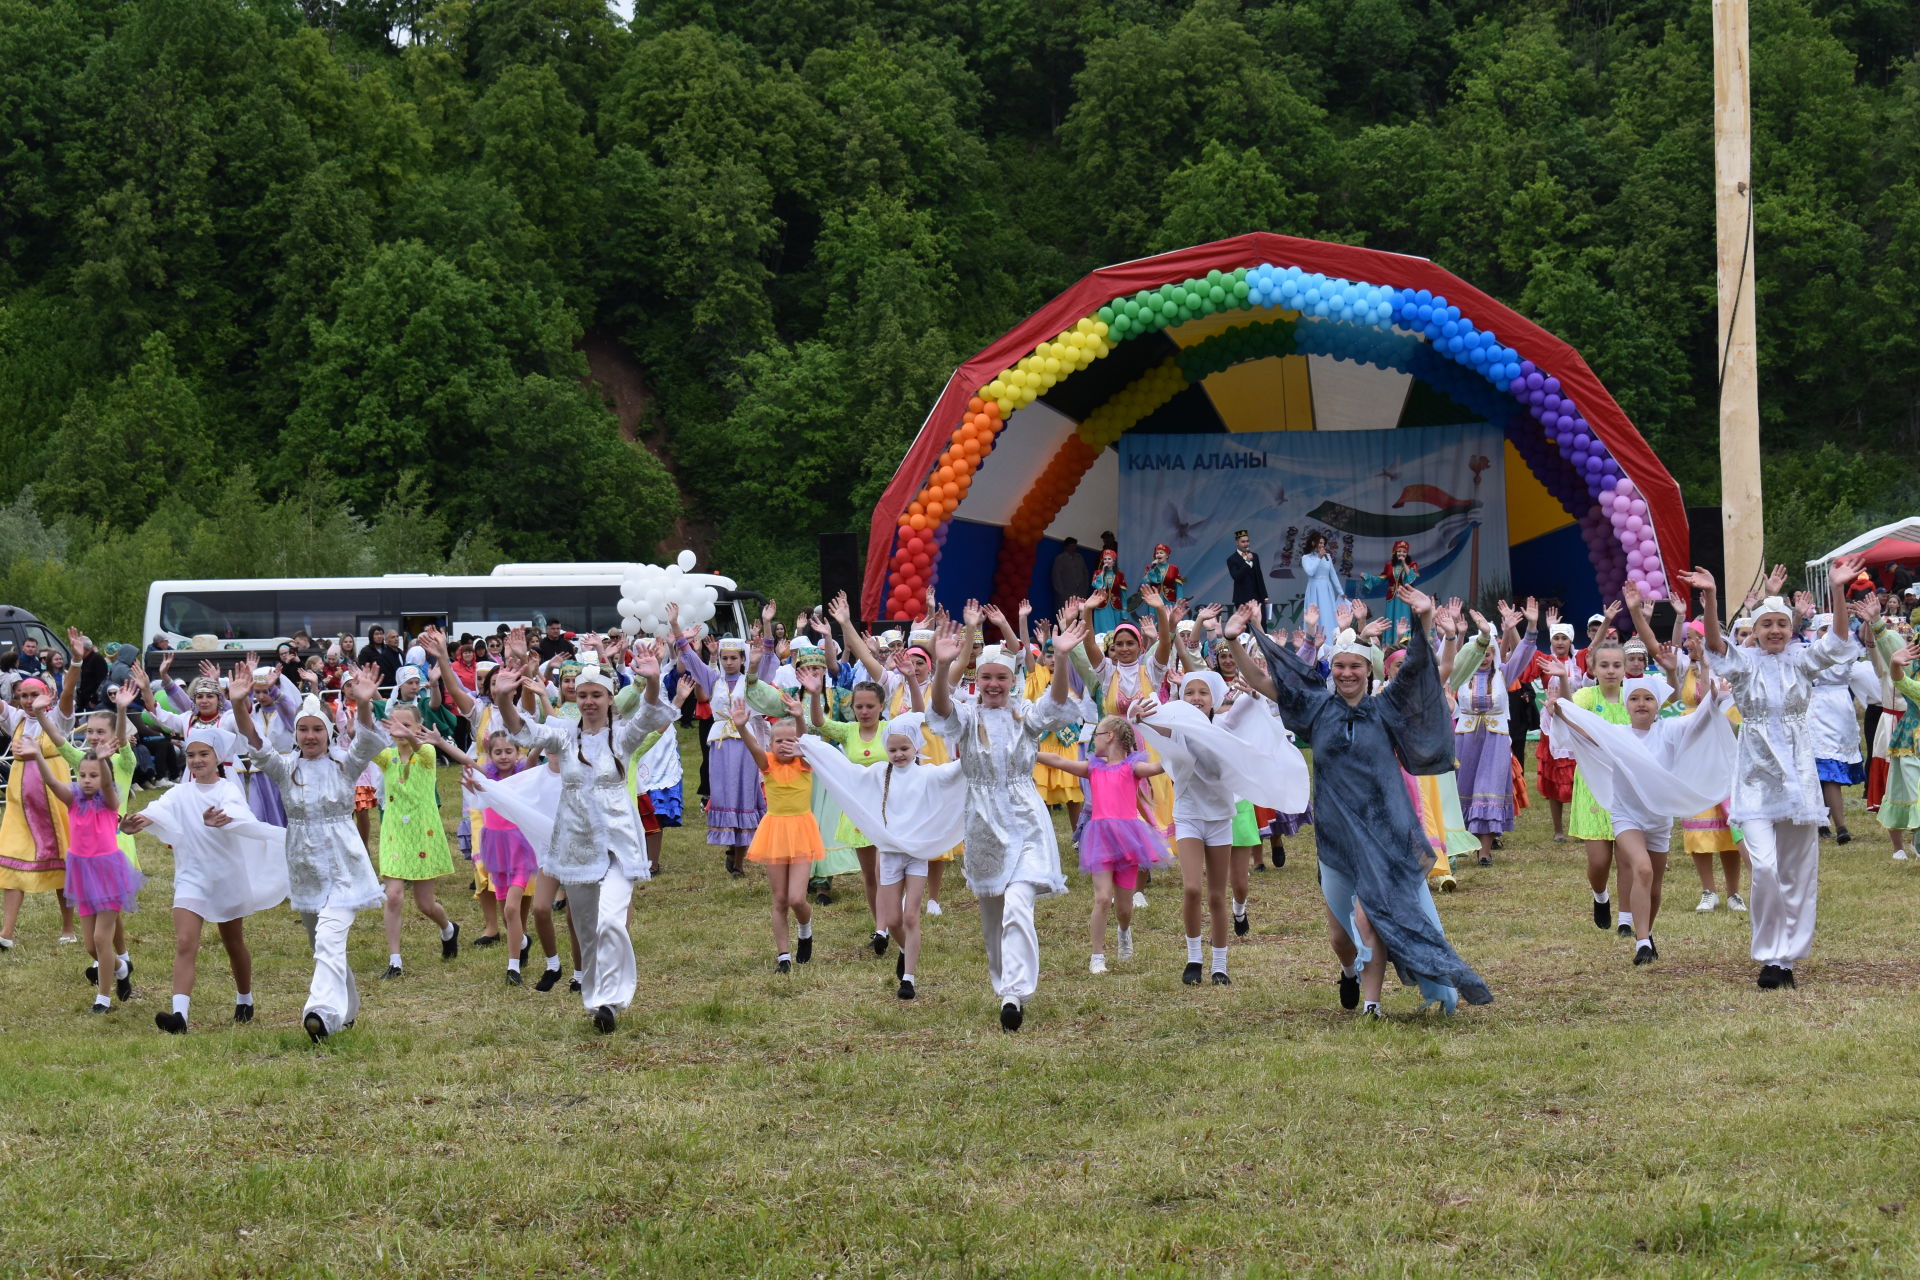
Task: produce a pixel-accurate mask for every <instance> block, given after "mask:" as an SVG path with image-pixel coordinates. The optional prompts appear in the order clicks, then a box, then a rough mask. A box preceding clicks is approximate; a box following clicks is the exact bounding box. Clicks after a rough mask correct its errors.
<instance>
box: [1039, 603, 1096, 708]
mask: <svg viewBox="0 0 1920 1280" xmlns="http://www.w3.org/2000/svg"><path fill="white" fill-rule="evenodd" d="M1086 629H1087V623H1086V619H1084V618H1076V619H1074V620H1073V621H1072V622H1069V623H1068V624H1067V625H1066V626H1065V627H1063V628H1061V631H1060V634H1059V635H1058V636H1056V637H1054V641H1053V679H1052V680H1051V681H1049V682H1048V684H1047V692H1048V694H1049V695H1050V696H1051V697H1052V699H1053V701H1055V702H1065V701H1066V700H1067V690H1068V687H1069V685H1070V684H1071V682H1072V679H1073V676H1072V667H1073V659H1072V656H1071V655H1072V652H1073V648H1074V646H1075V645H1077V644H1079V643H1080V642H1081V640H1082V639H1084V638H1085V637H1084V635H1083V633H1084V632H1085V631H1086Z"/></svg>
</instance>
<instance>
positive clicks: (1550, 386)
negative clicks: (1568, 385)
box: [1541, 378, 1560, 394]
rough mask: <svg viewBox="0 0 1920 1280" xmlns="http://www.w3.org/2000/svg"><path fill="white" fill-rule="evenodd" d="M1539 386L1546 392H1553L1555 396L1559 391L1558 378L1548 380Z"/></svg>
mask: <svg viewBox="0 0 1920 1280" xmlns="http://www.w3.org/2000/svg"><path fill="white" fill-rule="evenodd" d="M1541 385H1542V386H1544V387H1546V389H1547V390H1549V391H1551V392H1554V393H1555V394H1558V393H1559V391H1560V379H1558V378H1548V379H1547V380H1546V381H1545V382H1544V383H1542V384H1541Z"/></svg>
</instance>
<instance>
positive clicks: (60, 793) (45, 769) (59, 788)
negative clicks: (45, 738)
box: [20, 738, 73, 808]
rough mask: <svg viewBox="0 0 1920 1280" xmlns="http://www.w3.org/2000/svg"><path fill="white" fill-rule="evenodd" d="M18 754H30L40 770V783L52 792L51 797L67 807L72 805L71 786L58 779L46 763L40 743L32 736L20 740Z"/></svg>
mask: <svg viewBox="0 0 1920 1280" xmlns="http://www.w3.org/2000/svg"><path fill="white" fill-rule="evenodd" d="M20 754H22V755H25V756H30V757H31V758H32V759H33V763H34V765H35V766H36V767H37V768H38V769H39V772H40V784H41V785H42V786H44V787H45V788H46V789H47V790H48V791H49V792H51V793H52V794H53V798H54V799H56V800H58V801H59V802H60V803H61V804H63V805H66V806H67V807H68V808H72V807H73V788H72V787H70V786H68V785H67V784H66V783H64V782H62V781H60V779H59V778H58V777H56V776H55V775H54V772H53V769H52V767H51V766H50V765H48V764H47V757H46V756H45V755H44V754H43V753H42V752H41V749H40V744H39V743H37V742H35V741H34V740H33V739H32V738H22V739H21V740H20Z"/></svg>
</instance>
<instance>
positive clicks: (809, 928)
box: [799, 920, 884, 938]
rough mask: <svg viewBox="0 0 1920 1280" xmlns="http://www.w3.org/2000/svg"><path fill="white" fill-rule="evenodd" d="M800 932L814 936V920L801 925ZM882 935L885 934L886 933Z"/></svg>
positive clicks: (803, 934) (804, 936) (805, 935)
mask: <svg viewBox="0 0 1920 1280" xmlns="http://www.w3.org/2000/svg"><path fill="white" fill-rule="evenodd" d="M799 932H800V936H801V937H803V938H811V937H812V936H813V921H811V920H809V921H807V922H806V923H805V924H803V925H801V926H800V930H799ZM882 936H884V934H883V935H882Z"/></svg>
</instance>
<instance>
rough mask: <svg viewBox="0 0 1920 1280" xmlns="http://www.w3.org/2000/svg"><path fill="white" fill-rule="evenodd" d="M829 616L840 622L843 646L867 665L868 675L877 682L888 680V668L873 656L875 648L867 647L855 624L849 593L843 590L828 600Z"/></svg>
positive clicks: (858, 660) (856, 658)
mask: <svg viewBox="0 0 1920 1280" xmlns="http://www.w3.org/2000/svg"><path fill="white" fill-rule="evenodd" d="M827 616H828V617H830V618H832V619H833V620H834V622H835V623H837V624H839V627H840V635H841V641H840V643H841V646H842V647H843V648H845V649H846V651H847V652H848V653H849V654H851V655H852V656H853V660H854V661H855V662H857V663H859V664H860V665H861V666H863V667H865V668H866V670H867V675H868V677H870V678H871V679H872V680H873V681H874V682H875V683H876V684H885V683H886V682H887V669H886V668H885V667H883V666H881V665H880V662H879V660H878V659H876V658H875V657H874V656H873V650H872V649H869V648H868V647H867V641H866V637H865V636H862V635H861V634H860V631H859V629H858V628H857V627H855V626H854V625H853V609H852V608H851V606H849V605H848V604H847V593H846V592H844V591H842V592H840V593H839V594H838V595H836V596H834V598H833V599H832V600H829V601H828V602H827Z"/></svg>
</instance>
